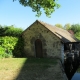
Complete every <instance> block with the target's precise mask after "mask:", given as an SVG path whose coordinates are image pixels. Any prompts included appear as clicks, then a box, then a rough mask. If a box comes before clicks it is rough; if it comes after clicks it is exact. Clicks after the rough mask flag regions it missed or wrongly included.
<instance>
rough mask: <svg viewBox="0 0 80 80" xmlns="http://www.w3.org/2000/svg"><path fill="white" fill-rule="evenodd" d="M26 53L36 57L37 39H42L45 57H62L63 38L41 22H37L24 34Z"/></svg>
mask: <svg viewBox="0 0 80 80" xmlns="http://www.w3.org/2000/svg"><path fill="white" fill-rule="evenodd" d="M22 37H23V39H24V53H25V54H26V56H32V57H36V53H35V41H36V40H37V39H40V40H41V41H42V48H43V57H61V40H60V39H59V38H58V37H56V36H55V35H54V34H53V33H52V32H51V31H49V30H48V29H47V28H46V27H44V26H43V25H41V24H40V23H37V22H35V23H34V24H32V25H31V26H30V27H29V28H28V29H27V30H25V31H24V32H23V35H22Z"/></svg>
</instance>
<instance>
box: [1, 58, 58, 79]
mask: <svg viewBox="0 0 80 80" xmlns="http://www.w3.org/2000/svg"><path fill="white" fill-rule="evenodd" d="M56 64H57V60H56V59H47V58H4V59H0V80H35V78H36V77H35V76H37V77H38V78H39V77H40V76H43V74H44V75H45V76H46V75H47V73H48V72H47V71H46V70H47V69H49V68H50V67H51V66H52V65H53V66H55V65H56ZM45 71H46V72H45ZM24 78H25V79H24ZM32 78H33V79H32Z"/></svg>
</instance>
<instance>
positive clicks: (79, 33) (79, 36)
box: [75, 32, 80, 40]
mask: <svg viewBox="0 0 80 80" xmlns="http://www.w3.org/2000/svg"><path fill="white" fill-rule="evenodd" d="M75 37H76V38H77V39H78V40H80V32H76V34H75Z"/></svg>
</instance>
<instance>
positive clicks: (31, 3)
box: [13, 0, 60, 17]
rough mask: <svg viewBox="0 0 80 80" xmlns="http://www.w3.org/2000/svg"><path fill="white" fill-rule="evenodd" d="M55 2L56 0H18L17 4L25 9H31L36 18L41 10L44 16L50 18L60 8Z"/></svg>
mask: <svg viewBox="0 0 80 80" xmlns="http://www.w3.org/2000/svg"><path fill="white" fill-rule="evenodd" d="M13 1H16V0H13ZM57 1H58V0H19V3H20V4H21V5H23V6H25V7H26V6H28V7H31V8H32V11H33V12H37V14H36V16H38V17H39V16H40V15H41V14H42V11H41V9H43V10H44V13H45V14H46V16H48V17H50V15H51V14H52V13H53V12H54V11H55V9H56V8H59V7H60V5H59V4H58V3H57Z"/></svg>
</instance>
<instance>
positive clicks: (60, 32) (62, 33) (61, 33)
mask: <svg viewBox="0 0 80 80" xmlns="http://www.w3.org/2000/svg"><path fill="white" fill-rule="evenodd" d="M36 21H38V22H39V23H41V24H42V25H43V26H44V27H46V28H47V29H49V30H50V31H51V32H52V33H53V34H55V35H56V36H57V37H59V38H60V39H61V40H62V41H63V42H64V43H66V42H77V41H78V40H77V39H76V38H75V37H74V36H73V35H71V34H70V33H69V32H68V31H67V30H64V29H62V28H58V27H56V26H53V25H50V24H48V23H45V22H42V21H39V20H36Z"/></svg>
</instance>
